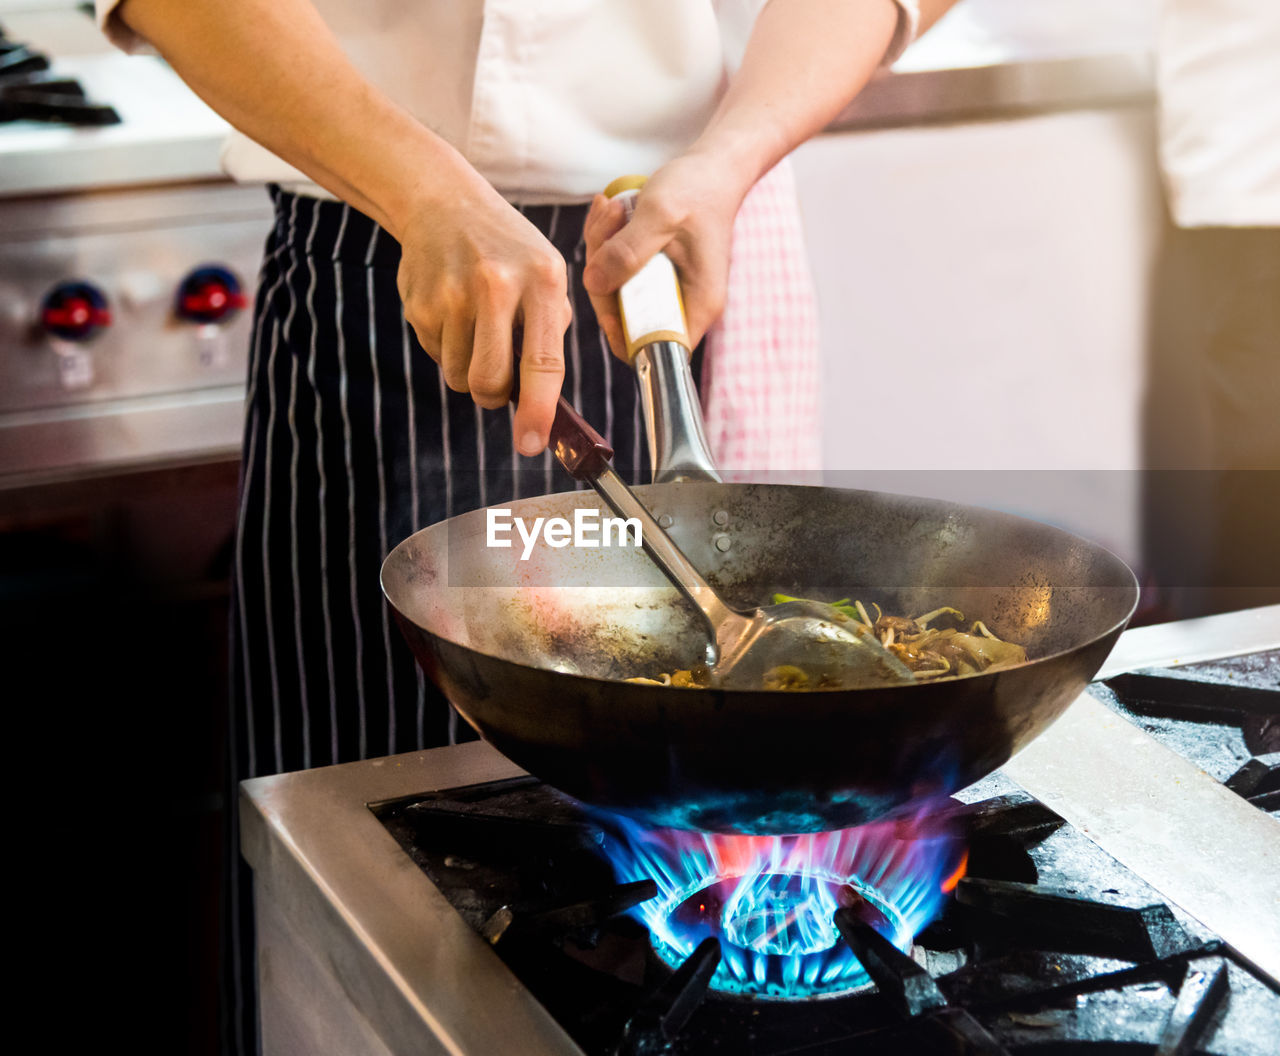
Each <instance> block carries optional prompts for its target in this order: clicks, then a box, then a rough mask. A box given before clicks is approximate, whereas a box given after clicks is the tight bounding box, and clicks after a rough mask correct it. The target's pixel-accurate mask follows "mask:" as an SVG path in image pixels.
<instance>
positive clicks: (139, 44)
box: [93, 0, 155, 55]
mask: <svg viewBox="0 0 1280 1056" xmlns="http://www.w3.org/2000/svg"><path fill="white" fill-rule="evenodd" d="M123 2H124V0H93V17H94V21H96V22H97V23H98V28H99V29H100V30H102V35H103V36H104V37H106V38H107V40H109V41H110V42H111V43H112V44H114V45H115V46H116V47H117V48H119V49H120V50H121V51H127V52H129V54H131V55H148V54H154V52H155V49H154V48H153V47H152V46H151V45H150V44H148V43H147V41H146V40H144V39H143V38H142V37H140V36H139V35H138V34H137V33H135V32H134V31H133V30H131V29H130V28H129V27H128V26H126V25H125V24H124V20H123V19H122V18H120V16H119V15H118V14H117V8H119V6H120V5H121V4H122V3H123Z"/></svg>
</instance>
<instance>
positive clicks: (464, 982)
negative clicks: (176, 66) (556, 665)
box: [241, 607, 1280, 1056]
mask: <svg viewBox="0 0 1280 1056" xmlns="http://www.w3.org/2000/svg"><path fill="white" fill-rule="evenodd" d="M1277 648H1280V607H1272V608H1267V609H1256V610H1251V611H1249V612H1244V613H1234V614H1229V615H1223V616H1217V617H1211V618H1208V619H1204V620H1195V621H1186V622H1184V623H1179V624H1168V625H1164V626H1160V627H1152V628H1143V629H1139V630H1134V631H1130V632H1128V633H1126V634H1125V635H1124V636H1123V637H1122V639H1121V641H1120V644H1119V645H1118V646H1117V648H1116V650H1115V652H1114V653H1113V655H1112V657H1111V658H1110V659H1109V661H1108V663H1107V665H1106V666H1105V667H1104V669H1103V671H1102V672H1101V673H1100V675H1099V678H1100V679H1102V678H1109V677H1112V676H1114V675H1117V674H1119V673H1121V672H1125V671H1133V670H1139V669H1144V668H1156V667H1171V666H1175V665H1178V666H1181V665H1187V664H1191V663H1196V662H1200V661H1205V660H1211V659H1218V658H1222V657H1226V656H1233V655H1243V654H1249V653H1254V652H1259V651H1263V650H1271V649H1277ZM521 773H522V772H521V771H520V770H519V769H518V768H516V767H515V766H514V765H512V764H511V763H509V762H508V761H506V760H505V759H503V758H502V757H501V756H500V755H498V754H497V753H496V752H495V751H494V750H493V749H491V748H489V747H488V746H487V745H485V744H482V743H474V744H468V745H461V746H457V747H453V748H442V749H435V750H432V751H427V752H420V753H411V754H407V755H402V756H394V757H390V758H386V759H377V760H370V761H366V762H362V763H353V764H347V765H343V766H335V767H328V768H323V769H319V770H312V771H306V772H302V773H296V774H287V775H280V776H276V777H269V778H261V779H257V780H254V781H250V782H246V783H245V784H244V786H243V794H242V802H241V818H242V830H243V833H244V836H243V849H244V853H245V856H246V858H247V859H248V860H249V862H250V864H251V865H252V866H253V868H254V871H255V890H256V904H257V908H258V919H259V933H260V934H259V955H260V962H261V968H260V973H261V978H262V1018H263V1036H264V1045H265V1051H266V1052H267V1053H269V1054H276V1053H293V1052H299V1053H301V1052H307V1053H315V1052H322V1051H323V1052H338V1051H341V1052H344V1053H363V1052H368V1053H400V1052H404V1053H410V1052H412V1053H430V1052H442V1053H443V1052H447V1053H484V1054H486V1056H488V1054H494V1053H506V1052H519V1053H529V1054H532V1053H546V1054H570V1053H581V1052H582V1051H583V1050H582V1049H581V1048H580V1047H579V1046H578V1045H577V1044H576V1043H575V1042H574V1041H573V1040H572V1039H571V1038H570V1036H569V1035H568V1033H566V1031H565V1030H564V1029H563V1028H562V1027H561V1026H560V1025H559V1024H558V1023H557V1022H556V1021H555V1019H554V1018H553V1017H552V1016H551V1015H550V1014H549V1013H548V1012H547V1011H546V1010H545V1009H544V1008H543V1006H542V1005H541V1004H539V1002H538V1001H537V1000H536V999H535V998H534V997H533V995H532V994H531V993H530V991H529V989H527V988H526V987H525V986H524V985H523V984H521V983H520V982H519V981H518V980H517V978H516V977H515V975H513V974H512V972H511V971H510V970H509V969H508V968H507V966H506V965H505V964H504V963H503V961H502V960H501V959H500V958H499V956H498V955H497V954H496V953H495V951H494V949H493V948H492V947H491V946H490V944H489V943H488V942H486V941H485V939H484V938H482V937H481V936H480V934H478V933H477V931H476V930H474V929H473V928H472V927H471V926H470V925H468V924H467V923H466V922H465V921H464V919H463V917H462V916H461V915H460V914H459V913H458V912H457V911H456V910H455V909H454V907H453V906H452V905H450V903H449V901H448V900H447V898H446V897H445V895H444V894H443V893H442V892H441V890H439V889H438V888H437V886H436V885H435V884H433V883H432V881H431V880H430V879H429V878H428V876H427V874H426V873H425V872H424V871H423V870H422V869H421V868H419V866H418V865H417V864H415V863H414V861H413V860H412V859H411V858H410V857H409V855H408V854H406V853H405V851H404V850H402V849H401V847H400V845H399V844H398V843H397V841H396V840H395V839H394V838H393V837H392V836H391V834H390V833H389V832H388V830H387V829H386V828H385V827H384V825H383V824H382V823H381V822H380V821H379V820H378V818H377V817H375V815H374V813H373V812H372V811H371V810H370V806H372V805H378V804H386V803H387V802H389V801H393V800H401V799H407V798H413V797H421V796H423V795H424V794H426V793H430V792H433V791H439V790H448V789H458V788H462V787H464V786H468V785H474V784H478V783H482V782H493V781H501V780H504V779H508V778H514V777H518V776H520V775H521ZM1011 783H1014V784H1016V786H1021V788H1022V789H1025V790H1026V791H1027V792H1030V793H1031V794H1032V795H1034V796H1035V797H1036V798H1038V799H1040V800H1041V801H1042V802H1043V803H1045V804H1046V805H1048V806H1049V807H1050V808H1051V810H1052V811H1054V812H1056V813H1057V814H1058V815H1060V816H1061V817H1062V818H1064V819H1065V820H1066V821H1067V822H1069V823H1070V825H1071V826H1073V827H1074V829H1075V830H1077V831H1078V832H1079V833H1082V834H1083V835H1084V836H1085V837H1087V838H1088V840H1090V841H1093V843H1094V844H1095V845H1096V846H1097V847H1099V848H1101V850H1102V851H1105V852H1106V853H1107V854H1109V855H1110V856H1112V857H1113V858H1114V859H1116V860H1118V861H1119V862H1120V863H1121V864H1122V865H1124V866H1127V867H1128V868H1129V870H1130V871H1131V872H1132V873H1134V874H1136V875H1137V876H1138V877H1140V878H1141V880H1142V881H1145V883H1146V884H1147V885H1149V886H1150V887H1151V888H1153V889H1154V890H1155V891H1157V892H1159V894H1160V895H1161V896H1162V897H1163V898H1165V899H1167V900H1168V901H1169V903H1171V904H1172V905H1174V906H1176V907H1177V910H1178V911H1179V913H1185V914H1186V915H1187V916H1188V917H1189V918H1191V920H1192V921H1194V922H1196V923H1197V924H1198V925H1203V926H1204V927H1205V928H1207V929H1208V930H1209V931H1211V932H1214V933H1216V934H1217V935H1218V936H1220V937H1221V938H1222V939H1223V940H1224V942H1225V943H1226V945H1227V947H1229V948H1230V949H1231V950H1232V951H1234V953H1235V954H1236V955H1238V956H1239V958H1240V959H1241V960H1242V961H1243V962H1245V963H1247V964H1249V965H1251V966H1253V967H1256V968H1257V969H1259V970H1260V971H1261V973H1263V974H1265V975H1269V976H1271V977H1272V978H1273V979H1277V978H1280V885H1278V884H1277V883H1276V882H1275V877H1276V876H1280V823H1277V821H1276V820H1275V819H1274V818H1273V817H1270V816H1269V815H1268V814H1267V813H1265V812H1263V811H1261V810H1259V809H1257V807H1255V806H1253V805H1251V804H1249V803H1248V802H1247V801H1246V800H1244V799H1242V798H1240V797H1238V796H1236V795H1235V794H1234V793H1233V792H1231V791H1230V790H1229V789H1227V788H1225V787H1224V786H1223V785H1222V784H1220V783H1219V782H1218V781H1216V780H1214V779H1213V778H1212V777H1210V776H1209V775H1208V774H1206V773H1204V772H1203V771H1202V770H1200V769H1199V768H1198V767H1197V766H1195V765H1194V764H1192V763H1189V762H1187V761H1186V760H1185V759H1183V758H1181V757H1180V756H1179V755H1178V754H1176V753H1175V752H1174V751H1172V750H1170V749H1169V748H1167V747H1165V746H1164V745H1163V744H1161V743H1160V742H1159V741H1158V740H1157V739H1156V738H1155V737H1153V736H1151V735H1150V734H1148V733H1147V732H1144V731H1143V730H1141V729H1139V728H1138V727H1137V726H1135V725H1133V724H1131V723H1130V722H1128V721H1126V720H1125V719H1124V718H1123V717H1121V716H1120V715H1119V714H1118V713H1117V712H1116V711H1115V710H1113V709H1112V708H1110V707H1108V706H1107V705H1106V704H1104V703H1101V702H1099V701H1098V700H1096V699H1094V698H1093V697H1091V696H1087V695H1086V696H1082V697H1081V698H1080V700H1079V701H1078V702H1077V703H1076V704H1075V705H1073V707H1072V709H1071V710H1070V711H1069V712H1068V713H1067V714H1066V716H1064V718H1063V719H1061V720H1060V721H1059V722H1058V723H1057V724H1056V725H1055V726H1054V727H1052V728H1051V729H1050V730H1049V731H1047V732H1046V733H1045V734H1044V735H1042V736H1041V737H1040V738H1039V739H1038V740H1037V741H1036V742H1034V743H1033V744H1032V745H1031V746H1030V747H1029V748H1027V749H1026V750H1025V751H1024V752H1022V753H1021V754H1020V755H1019V756H1018V757H1017V758H1016V759H1014V760H1012V761H1011V762H1010V763H1009V764H1008V765H1007V766H1006V767H1005V768H1004V769H1003V771H1002V772H1000V773H999V774H997V775H994V776H993V777H992V778H989V779H987V781H986V782H983V783H981V784H982V785H983V786H986V788H985V789H981V788H979V787H978V786H975V790H971V794H966V793H961V794H960V796H959V797H958V798H960V799H964V800H969V801H972V800H979V799H983V800H985V799H986V798H987V797H989V796H990V795H992V794H993V792H992V791H991V788H993V787H995V786H998V785H1003V786H1004V787H1011ZM1245 1051H1248V1050H1247V1049H1246V1050H1245ZM1258 1051H1259V1052H1261V1051H1265V1050H1264V1049H1259V1050H1258Z"/></svg>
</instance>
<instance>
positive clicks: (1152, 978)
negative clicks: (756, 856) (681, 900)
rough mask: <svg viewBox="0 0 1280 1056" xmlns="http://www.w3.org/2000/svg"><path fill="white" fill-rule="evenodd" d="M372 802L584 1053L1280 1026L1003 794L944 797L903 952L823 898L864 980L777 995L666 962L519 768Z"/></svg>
mask: <svg viewBox="0 0 1280 1056" xmlns="http://www.w3.org/2000/svg"><path fill="white" fill-rule="evenodd" d="M377 813H378V816H379V818H380V819H381V821H382V823H383V824H384V825H385V826H386V827H387V828H388V830H389V831H390V832H391V833H392V834H393V835H394V836H395V838H396V839H397V840H398V841H399V843H400V845H401V846H402V847H403V848H404V849H405V850H406V852H407V853H408V854H409V855H410V856H411V857H412V858H413V859H414V861H415V862H417V864H418V865H419V866H420V867H421V868H422V869H423V870H424V871H425V872H426V873H427V874H428V876H430V878H431V879H432V881H433V882H434V883H435V884H436V885H437V886H438V887H439V888H440V889H441V891H443V892H444V894H445V895H446V897H448V899H449V901H450V902H451V903H452V904H453V905H454V906H455V908H457V910H458V912H459V913H460V914H461V915H462V916H463V917H464V919H466V920H467V921H468V923H470V924H471V926H472V927H473V928H474V929H475V930H476V931H477V932H478V933H479V934H480V935H482V936H483V937H484V938H485V939H486V940H487V941H489V942H490V943H491V944H492V945H493V947H494V950H495V952H496V954H497V955H498V956H499V957H501V958H502V960H503V961H504V962H505V963H506V964H507V965H508V967H509V968H510V969H511V971H512V972H513V973H514V974H515V975H516V976H517V978H519V979H520V980H521V981H522V982H523V983H524V985H525V986H526V987H528V989H529V990H530V991H531V992H532V993H534V995H535V996H536V997H537V998H538V999H539V1000H540V1001H541V1002H542V1003H543V1005H544V1006H545V1007H546V1008H547V1009H548V1011H549V1012H550V1013H551V1014H552V1015H553V1016H554V1017H555V1018H556V1019H557V1020H558V1021H559V1022H560V1023H561V1025H562V1026H563V1027H564V1029H565V1030H566V1032H567V1033H568V1034H569V1035H570V1036H571V1037H573V1038H574V1040H575V1041H576V1042H577V1044H578V1045H579V1046H580V1047H581V1048H582V1049H583V1051H584V1052H586V1053H587V1054H589V1056H615V1054H617V1056H640V1054H650V1053H672V1054H676V1056H679V1054H697V1053H725V1054H734V1056H738V1054H743V1056H746V1054H765V1056H770V1054H772V1056H781V1054H795V1056H800V1054H804V1056H829V1054H830V1056H834V1054H836V1053H842V1054H847V1053H858V1054H864V1053H868V1054H873V1056H875V1054H882V1053H883V1054H886V1056H889V1054H892V1056H902V1054H904V1053H911V1054H915V1053H919V1054H921V1056H930V1054H934V1053H939V1054H940V1053H957V1052H964V1053H992V1054H995V1053H1010V1054H1014V1056H1020V1054H1028V1056H1030V1054H1046V1056H1048V1054H1053V1056H1059V1054H1063V1056H1069V1054H1074V1053H1082V1054H1084V1053H1088V1054H1091V1056H1104V1054H1110V1053H1131V1054H1146V1053H1157V1052H1158V1053H1161V1054H1166V1053H1175V1052H1177V1053H1197V1052H1203V1053H1210V1054H1213V1056H1264V1054H1266V1056H1270V1054H1271V1053H1272V1052H1273V1051H1274V1050H1273V1042H1274V1039H1275V1038H1276V1037H1280V992H1277V991H1276V990H1275V989H1273V987H1274V984H1272V983H1269V982H1267V981H1264V980H1262V979H1260V978H1258V977H1256V976H1255V975H1253V974H1252V973H1251V972H1250V971H1249V970H1248V969H1247V968H1246V967H1243V966H1242V965H1240V964H1239V963H1237V962H1235V961H1234V960H1233V959H1232V957H1231V955H1230V953H1229V952H1228V951H1226V950H1224V949H1223V948H1222V947H1221V945H1220V944H1218V943H1217V942H1216V941H1215V940H1214V939H1213V938H1212V936H1206V935H1205V934H1204V933H1203V932H1202V930H1201V929H1198V927H1197V926H1194V925H1193V924H1192V923H1191V922H1188V921H1185V920H1183V919H1181V918H1180V917H1179V915H1178V914H1177V913H1176V912H1175V911H1173V910H1172V909H1171V908H1170V907H1169V906H1167V905H1165V904H1164V903H1163V902H1160V901H1158V900H1155V899H1154V898H1152V897H1149V896H1150V891H1149V889H1145V890H1146V891H1147V895H1143V894H1141V891H1142V889H1143V888H1144V887H1145V885H1141V883H1140V881H1135V880H1134V878H1132V876H1131V874H1127V871H1125V870H1124V869H1123V867H1122V866H1120V865H1119V864H1118V863H1116V862H1114V860H1112V859H1110V858H1108V857H1106V856H1105V855H1102V854H1101V852H1100V851H1098V849H1097V848H1096V847H1095V846H1094V845H1092V844H1090V843H1088V841H1087V840H1086V839H1085V838H1084V837H1083V836H1081V835H1080V834H1078V833H1075V832H1074V831H1073V830H1071V829H1070V827H1068V826H1065V825H1064V823H1063V821H1062V819H1061V818H1059V817H1058V816H1057V815H1055V814H1053V812H1052V811H1050V810H1048V809H1047V808H1045V807H1044V806H1042V805H1041V804H1039V803H1036V802H1035V801H1033V800H1030V799H1028V798H1027V797H1025V796H1023V795H1020V794H1014V795H1009V796H1001V797H998V798H995V799H990V800H986V801H984V802H980V803H976V804H972V805H962V804H959V803H954V804H953V806H951V807H950V808H949V809H948V813H950V814H952V815H953V816H954V818H955V820H957V821H958V822H959V823H960V824H961V826H962V827H963V829H964V830H965V831H966V832H967V833H968V836H969V841H970V870H969V876H968V877H966V879H964V880H962V881H961V882H960V884H959V885H958V887H957V893H956V898H955V899H954V900H953V901H952V902H951V903H950V904H949V905H948V906H947V908H946V910H945V911H944V913H943V914H942V916H941V918H940V919H939V920H937V921H935V922H934V924H932V925H930V927H928V928H926V929H925V930H924V931H923V932H922V933H921V934H920V935H919V936H917V940H916V947H915V949H914V950H913V951H912V955H911V956H907V955H904V954H901V953H899V952H898V951H896V950H895V949H894V948H893V947H892V946H891V945H890V944H888V943H887V942H885V941H884V940H882V939H881V938H880V936H879V933H878V932H877V931H876V930H875V928H873V927H870V926H869V925H868V923H867V922H866V921H863V920H860V919H859V918H858V916H857V914H856V913H852V912H848V911H842V912H841V914H839V915H838V919H837V927H838V928H839V930H840V933H841V935H842V937H843V938H844V940H845V941H846V942H849V943H850V945H851V947H852V948H853V950H854V952H855V953H857V954H858V955H859V957H860V958H862V959H863V961H864V964H865V965H866V967H867V968H868V971H869V972H870V974H871V975H872V977H873V979H874V980H875V982H876V983H877V988H876V989H875V990H872V991H865V992H862V993H857V994H853V995H848V996H844V997H838V998H819V999H810V1000H807V1001H785V1002H779V1001H759V1000H751V999H748V998H743V997H735V996H728V995H722V994H717V993H714V992H712V993H708V992H707V981H708V980H709V979H710V977H711V974H712V972H714V969H715V967H716V964H717V963H718V961H719V959H720V952H721V951H720V948H719V946H718V944H717V943H715V942H714V941H712V942H710V943H704V944H703V945H702V946H700V947H699V948H698V950H697V951H695V953H694V955H693V956H692V957H691V958H690V959H689V961H688V962H686V964H685V965H684V966H683V967H682V968H681V969H679V970H678V971H676V972H674V973H673V972H672V971H671V970H670V969H669V968H667V967H666V966H665V965H664V964H663V963H662V962H661V961H660V960H659V959H658V957H657V955H656V954H654V953H653V951H652V949H651V947H650V945H649V941H648V934H647V932H646V931H645V929H644V928H643V927H641V926H640V925H639V924H638V923H636V921H634V920H633V919H632V918H631V917H629V916H626V915H625V911H626V909H627V908H629V907H630V906H632V905H635V904H636V903H637V902H638V901H639V900H641V899H643V898H645V897H647V896H648V895H650V894H651V890H650V889H649V888H648V887H647V886H646V884H645V883H644V882H641V883H638V884H628V885H617V884H616V883H615V882H614V880H613V876H612V872H611V869H610V867H609V866H608V864H607V863H605V862H604V861H603V859H602V858H601V857H600V853H599V850H598V848H599V834H598V832H597V830H596V829H595V827H594V826H593V825H592V824H591V823H590V822H589V820H588V819H587V818H586V816H585V815H584V814H583V813H582V812H581V811H580V810H579V809H578V808H577V806H576V805H575V804H574V803H573V802H572V801H570V800H568V799H567V798H566V797H564V796H561V795H560V794H559V793H557V792H555V791H554V790H552V789H550V788H547V787H546V786H544V785H541V784H539V783H538V782H536V781H534V780H532V779H519V780H516V781H509V782H499V783H495V784H490V785H481V786H475V787H473V788H468V789H461V790H451V791H449V792H443V793H438V794H432V795H428V796H424V797H421V798H419V799H416V800H414V801H412V802H401V803H397V804H391V805H382V806H380V807H379V808H378V810H377ZM1086 845H1087V846H1086ZM1099 856H1101V857H1099ZM1100 861H1103V864H1101V865H1099V864H1098V863H1099V862H1100ZM1082 869H1083V870H1084V871H1086V872H1088V873H1090V874H1091V875H1090V876H1088V877H1087V878H1082V877H1080V876H1078V875H1076V873H1077V872H1079V871H1080V870H1082ZM1099 869H1101V870H1103V871H1104V872H1106V875H1105V876H1103V875H1092V874H1096V873H1097V872H1098V871H1099ZM1113 874H1114V875H1113ZM1086 881H1087V882H1086ZM1104 885H1110V886H1104ZM1121 892H1123V894H1122V893H1121ZM1095 894H1096V897H1095ZM890 951H892V952H890Z"/></svg>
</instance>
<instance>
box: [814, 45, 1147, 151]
mask: <svg viewBox="0 0 1280 1056" xmlns="http://www.w3.org/2000/svg"><path fill="white" fill-rule="evenodd" d="M1154 94H1155V73H1154V66H1153V61H1152V57H1151V55H1149V54H1147V53H1142V52H1136V53H1135V52H1122V53H1115V54H1099V55H1081V56H1076V57H1070V58H1059V59H1024V60H1016V61H1010V62H1001V63H994V64H991V65H986V66H972V67H961V68H957V69H948V70H918V71H901V72H894V73H891V74H887V75H883V76H880V77H877V78H876V79H874V80H873V81H871V83H869V84H868V85H867V86H866V87H865V88H864V89H863V90H862V92H861V93H860V94H859V95H858V97H857V98H856V99H855V100H854V101H853V103H852V104H851V105H850V106H849V107H848V108H847V109H845V110H844V111H843V112H842V113H841V114H840V115H839V116H838V117H837V118H836V119H835V121H833V122H832V123H831V124H830V125H829V126H827V129H826V131H827V132H828V133H831V132H853V131H859V130H868V129H876V128H899V127H903V126H909V125H918V124H937V123H944V122H961V121H981V120H991V119H994V118H1001V117H1025V116H1030V115H1032V114H1040V113H1052V112H1056V111H1062V110H1094V109H1102V108H1106V107H1113V106H1133V105H1140V104H1149V103H1150V102H1151V101H1152V99H1153V98H1154Z"/></svg>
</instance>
